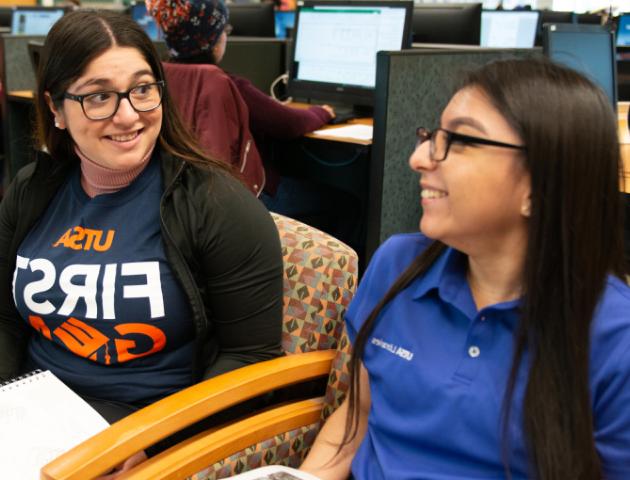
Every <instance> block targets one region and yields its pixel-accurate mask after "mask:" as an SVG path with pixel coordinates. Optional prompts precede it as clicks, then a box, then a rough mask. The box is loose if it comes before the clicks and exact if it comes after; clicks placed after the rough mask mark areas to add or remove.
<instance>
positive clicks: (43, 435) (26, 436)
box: [0, 371, 109, 480]
mask: <svg viewBox="0 0 630 480" xmlns="http://www.w3.org/2000/svg"><path fill="white" fill-rule="evenodd" d="M108 426H109V424H108V423H107V422H106V421H105V419H103V417H101V416H100V415H99V414H98V413H97V412H96V411H95V410H94V409H93V408H92V407H91V406H90V405H88V404H87V403H86V402H85V401H84V400H83V399H82V398H81V397H79V396H78V395H77V394H76V393H74V392H73V391H72V390H70V389H69V388H68V387H67V386H66V385H64V383H63V382H62V381H61V380H59V379H58V378H57V377H55V376H54V375H53V374H52V373H51V372H49V371H46V372H40V373H37V374H35V375H32V376H28V377H26V378H24V379H23V380H19V381H16V382H14V383H10V384H8V385H5V386H2V387H0V478H1V479H5V478H6V479H20V480H38V479H39V470H40V469H41V468H42V467H43V466H44V465H46V464H47V463H48V462H50V461H51V460H54V459H55V458H56V457H58V456H59V455H60V454H62V453H64V452H65V451H67V450H69V449H70V448H72V447H74V446H75V445H77V444H79V443H81V442H82V441H83V440H85V439H87V438H89V437H91V436H92V435H94V434H96V433H98V432H100V431H101V430H103V429H104V428H106V427H108Z"/></svg>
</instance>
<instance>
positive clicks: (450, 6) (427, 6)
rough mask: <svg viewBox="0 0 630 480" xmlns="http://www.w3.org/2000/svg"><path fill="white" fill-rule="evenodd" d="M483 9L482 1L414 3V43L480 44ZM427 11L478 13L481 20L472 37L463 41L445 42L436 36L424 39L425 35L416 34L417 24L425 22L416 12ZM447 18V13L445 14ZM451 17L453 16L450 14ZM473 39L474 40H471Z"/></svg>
mask: <svg viewBox="0 0 630 480" xmlns="http://www.w3.org/2000/svg"><path fill="white" fill-rule="evenodd" d="M482 10H483V4H482V3H481V2H475V3H421V4H417V5H414V7H413V15H412V19H411V34H412V38H413V42H414V43H444V44H446V45H449V44H450V45H479V44H480V43H481V12H482ZM422 11H424V12H426V13H429V14H437V15H439V14H441V13H444V14H446V13H454V12H455V11H456V12H457V13H460V12H462V13H465V14H466V15H467V16H468V15H470V16H475V15H476V14H478V20H479V22H478V23H477V25H476V30H473V31H472V35H471V37H470V39H467V40H465V41H463V42H461V41H457V42H443V41H440V40H439V39H438V40H436V39H434V38H429V39H424V38H423V37H419V36H417V35H421V34H416V25H418V24H423V23H424V22H422V21H420V16H419V15H416V12H418V13H420V12H422ZM444 17H445V19H446V17H447V15H444ZM449 17H451V16H450V15H449ZM471 39H472V40H471Z"/></svg>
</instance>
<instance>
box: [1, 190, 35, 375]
mask: <svg viewBox="0 0 630 480" xmlns="http://www.w3.org/2000/svg"><path fill="white" fill-rule="evenodd" d="M17 183H18V181H17V180H15V181H14V182H13V184H12V185H11V186H10V187H9V189H8V191H7V192H6V195H5V197H4V199H3V201H2V203H1V204H0V381H2V380H6V379H8V378H10V377H13V376H15V375H16V374H17V373H19V370H20V368H21V364H22V360H23V357H24V353H25V348H26V340H27V338H28V329H27V327H26V323H25V322H24V321H22V319H21V318H20V316H19V314H18V312H17V310H16V308H15V303H14V301H13V296H12V290H13V289H12V278H13V269H14V265H15V256H14V255H13V252H14V250H15V249H14V243H15V234H16V225H17V217H18V215H19V213H18V204H19V203H18V196H19V195H18V188H17V187H16V184H17Z"/></svg>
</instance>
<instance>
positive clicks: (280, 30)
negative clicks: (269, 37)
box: [274, 10, 295, 38]
mask: <svg viewBox="0 0 630 480" xmlns="http://www.w3.org/2000/svg"><path fill="white" fill-rule="evenodd" d="M274 15H275V20H276V38H290V37H291V32H293V27H294V26H295V10H290V11H289V10H287V11H281V10H276V12H275V14H274Z"/></svg>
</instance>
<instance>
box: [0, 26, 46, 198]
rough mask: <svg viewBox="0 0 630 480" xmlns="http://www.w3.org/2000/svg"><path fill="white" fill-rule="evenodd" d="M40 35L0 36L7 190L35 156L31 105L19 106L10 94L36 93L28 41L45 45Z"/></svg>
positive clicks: (4, 168)
mask: <svg viewBox="0 0 630 480" xmlns="http://www.w3.org/2000/svg"><path fill="white" fill-rule="evenodd" d="M45 38H46V37H44V36H41V35H37V36H36V35H10V34H3V35H1V36H0V53H1V55H2V61H1V62H0V63H1V65H2V86H3V90H4V93H3V95H2V111H3V119H2V125H3V126H2V130H3V132H2V134H3V141H4V165H3V168H2V171H3V172H4V173H3V175H4V178H3V185H4V186H5V187H6V185H7V184H8V182H9V181H10V180H11V178H12V177H13V176H14V175H15V173H16V172H17V170H18V169H19V168H21V167H22V166H24V165H25V164H26V163H28V162H29V161H30V160H31V159H32V157H33V153H34V150H33V147H32V145H33V133H34V132H33V119H34V118H33V114H32V113H33V109H32V102H23V103H22V104H21V105H16V104H15V102H13V101H9V100H8V99H7V95H8V94H9V93H10V92H14V91H17V90H31V91H32V90H35V87H36V80H35V71H34V70H33V66H32V64H31V59H30V57H29V53H28V42H30V41H38V42H43V41H44V39H45Z"/></svg>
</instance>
